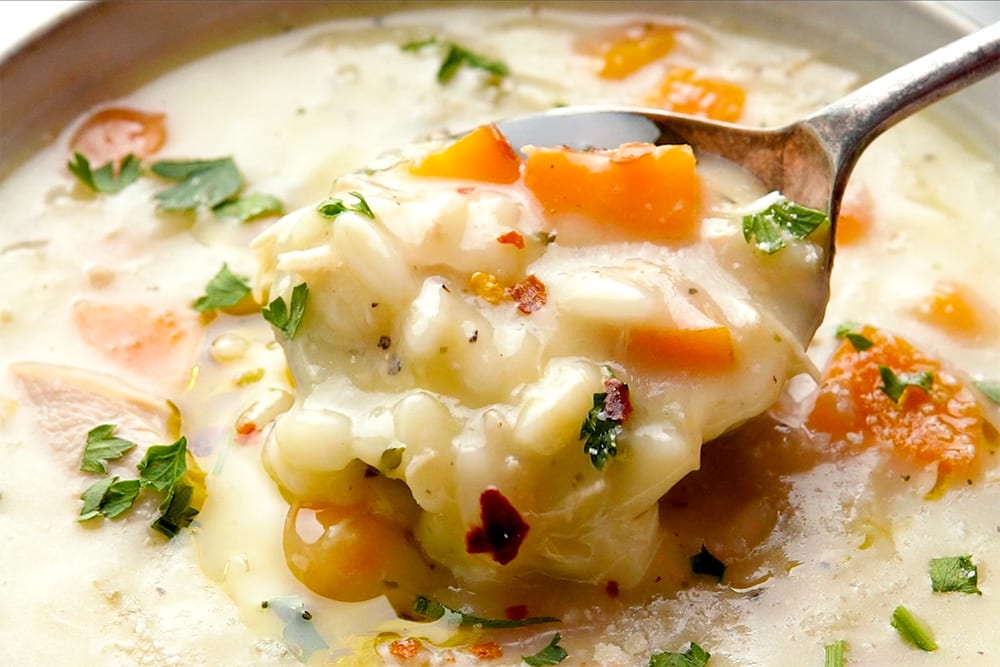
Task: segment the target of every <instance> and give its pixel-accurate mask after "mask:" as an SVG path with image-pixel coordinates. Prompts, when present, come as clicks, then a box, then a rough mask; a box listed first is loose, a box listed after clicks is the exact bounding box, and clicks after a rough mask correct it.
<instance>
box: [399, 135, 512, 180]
mask: <svg viewBox="0 0 1000 667" xmlns="http://www.w3.org/2000/svg"><path fill="white" fill-rule="evenodd" d="M410 171H411V173H413V174H414V175H416V176H423V177H427V178H456V179H463V180H469V181H481V182H484V183H513V182H514V181H516V180H517V179H518V178H520V176H521V159H520V158H519V157H518V156H517V153H516V152H515V151H514V149H513V148H512V147H511V145H510V143H509V142H508V141H507V138H506V137H504V136H503V134H501V133H500V130H498V129H497V128H496V127H494V126H493V125H482V126H480V127H477V128H476V129H475V130H473V131H472V132H469V133H468V134H467V135H465V136H464V137H462V138H461V139H458V140H457V141H455V142H454V143H453V144H451V145H449V146H448V147H447V148H444V149H443V150H441V151H438V152H436V153H431V154H430V155H428V156H427V157H425V158H424V159H423V160H422V161H421V162H420V163H419V164H415V165H413V166H411V167H410Z"/></svg>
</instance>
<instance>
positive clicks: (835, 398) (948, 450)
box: [807, 326, 983, 481]
mask: <svg viewBox="0 0 1000 667" xmlns="http://www.w3.org/2000/svg"><path fill="white" fill-rule="evenodd" d="M859 333H860V334H861V335H862V336H864V337H865V338H867V339H868V340H869V341H871V342H872V345H871V347H868V348H867V349H865V350H863V351H858V350H857V349H855V346H854V345H853V344H852V343H851V342H850V341H848V340H845V341H844V342H843V343H842V344H841V345H840V347H839V348H838V349H837V350H836V352H835V353H834V355H833V357H832V359H831V360H830V363H829V364H828V365H827V367H826V370H825V371H824V374H823V379H822V382H821V383H820V386H819V390H818V391H817V394H816V400H815V403H814V405H813V407H812V411H811V412H810V414H809V417H808V420H807V425H808V426H809V428H811V429H812V430H814V431H818V432H821V433H827V434H829V435H830V436H831V437H832V438H833V440H834V441H835V442H836V443H840V444H841V446H844V447H845V448H848V449H850V448H859V447H872V446H880V445H881V446H888V447H889V448H890V449H891V451H893V452H894V453H895V454H896V455H898V456H900V457H902V458H903V459H905V460H908V461H911V462H913V463H917V464H920V465H928V464H932V463H936V464H937V472H938V480H939V481H944V480H946V479H948V478H951V477H956V476H959V475H964V474H966V473H967V472H968V471H969V470H970V468H971V467H972V465H973V462H974V461H975V458H976V454H977V450H978V446H979V443H980V441H981V440H982V433H983V425H982V414H981V411H980V408H979V406H978V404H977V403H976V399H975V397H974V396H973V395H972V393H971V392H970V391H969V390H968V389H967V388H966V387H965V386H964V385H963V384H962V383H961V382H960V381H959V380H957V379H956V378H955V377H954V376H952V375H951V374H950V373H948V372H947V371H946V370H945V369H944V368H943V367H942V366H941V364H940V363H939V362H937V361H936V360H934V359H931V358H930V357H928V356H926V355H924V354H923V353H921V352H920V351H919V350H917V349H915V348H914V347H913V346H912V345H910V344H909V343H908V342H906V341H905V340H903V339H902V338H899V337H898V336H893V335H891V334H888V333H885V332H882V331H879V330H877V329H875V328H874V327H870V326H866V327H863V328H862V329H861V330H860V332H859ZM879 366H885V367H887V368H889V369H891V370H892V371H893V373H895V374H896V375H897V377H901V376H902V375H903V374H918V373H922V372H929V373H931V374H932V378H933V380H932V383H931V388H930V391H927V390H925V389H923V388H920V387H906V388H905V389H904V390H903V393H902V395H901V396H900V399H899V402H898V403H897V402H896V401H894V400H892V399H891V398H890V397H889V396H888V395H887V394H886V393H885V392H884V391H883V390H882V387H883V386H884V384H883V380H882V377H881V375H880V371H879Z"/></svg>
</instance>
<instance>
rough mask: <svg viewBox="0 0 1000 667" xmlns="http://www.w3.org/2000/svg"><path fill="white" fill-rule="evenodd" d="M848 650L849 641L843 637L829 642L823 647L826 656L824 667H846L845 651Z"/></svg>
mask: <svg viewBox="0 0 1000 667" xmlns="http://www.w3.org/2000/svg"><path fill="white" fill-rule="evenodd" d="M846 650H847V642H846V641H844V640H843V639H838V640H837V641H835V642H833V643H830V644H827V645H826V646H824V647H823V651H824V654H825V657H824V659H823V667H844V653H845V651H846Z"/></svg>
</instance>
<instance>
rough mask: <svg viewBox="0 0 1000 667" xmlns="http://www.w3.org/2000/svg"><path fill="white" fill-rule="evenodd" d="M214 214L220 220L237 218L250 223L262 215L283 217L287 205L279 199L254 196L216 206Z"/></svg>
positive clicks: (259, 195) (213, 209)
mask: <svg viewBox="0 0 1000 667" xmlns="http://www.w3.org/2000/svg"><path fill="white" fill-rule="evenodd" d="M212 212H213V213H215V215H217V216H218V217H220V218H236V220H238V221H239V222H248V221H249V220H253V219H254V218H256V217H259V216H262V215H281V214H282V213H284V212H285V205H284V204H282V203H281V200H280V199H278V198H277V197H272V196H271V195H261V194H252V195H246V196H245V197H240V198H238V199H233V200H231V201H224V202H222V203H221V204H216V205H215V207H213V208H212Z"/></svg>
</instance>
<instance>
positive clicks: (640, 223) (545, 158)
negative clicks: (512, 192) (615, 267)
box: [524, 143, 699, 242]
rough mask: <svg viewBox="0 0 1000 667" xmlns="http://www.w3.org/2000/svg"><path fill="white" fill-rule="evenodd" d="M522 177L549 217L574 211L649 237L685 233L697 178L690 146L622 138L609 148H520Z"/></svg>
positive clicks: (693, 219) (690, 229)
mask: <svg viewBox="0 0 1000 667" xmlns="http://www.w3.org/2000/svg"><path fill="white" fill-rule="evenodd" d="M525 153H527V155H528V159H527V162H526V164H525V170H524V183H525V185H526V186H527V187H528V189H529V190H531V191H532V192H533V193H534V195H535V197H536V198H537V199H538V201H539V203H541V205H542V207H543V209H544V211H545V214H546V215H547V216H548V217H550V218H552V217H556V216H562V215H564V214H573V213H575V214H579V215H582V216H584V217H586V218H588V219H589V220H590V221H591V222H593V223H596V224H599V225H602V226H605V227H611V228H613V229H617V230H620V231H621V232H623V233H625V234H626V235H630V236H633V237H637V238H641V239H645V240H650V241H657V242H662V241H671V240H672V241H679V240H687V239H689V238H690V237H691V236H692V235H693V234H694V232H695V229H696V226H697V223H698V205H699V182H698V175H697V174H696V173H695V158H694V152H693V151H692V150H691V148H690V146H654V145H652V144H642V143H631V144H623V145H622V146H621V147H619V148H617V149H614V150H602V151H588V152H584V151H575V150H571V149H568V148H565V147H562V148H539V147H533V146H529V147H527V148H525Z"/></svg>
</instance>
